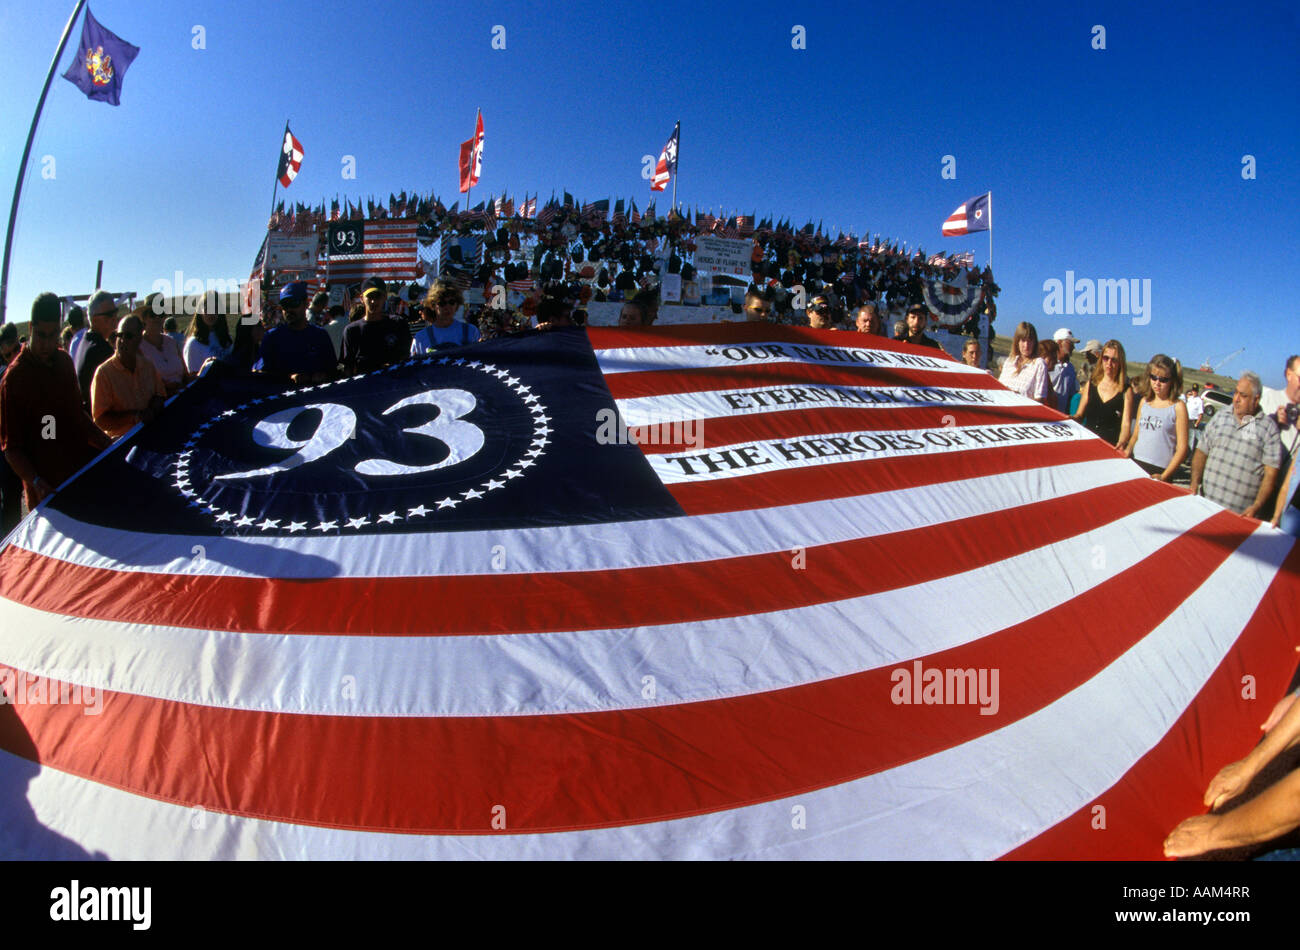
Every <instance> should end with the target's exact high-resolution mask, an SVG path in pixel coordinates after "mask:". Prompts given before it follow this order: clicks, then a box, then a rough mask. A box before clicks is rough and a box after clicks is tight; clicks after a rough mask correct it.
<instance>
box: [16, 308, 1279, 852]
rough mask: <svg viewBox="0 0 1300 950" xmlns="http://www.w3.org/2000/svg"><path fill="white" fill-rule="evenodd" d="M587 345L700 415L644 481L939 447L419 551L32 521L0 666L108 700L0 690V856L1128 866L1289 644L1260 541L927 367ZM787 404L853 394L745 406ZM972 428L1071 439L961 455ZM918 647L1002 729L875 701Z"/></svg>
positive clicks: (630, 378)
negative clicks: (70, 851) (992, 685)
mask: <svg viewBox="0 0 1300 950" xmlns="http://www.w3.org/2000/svg"><path fill="white" fill-rule="evenodd" d="M589 337H590V339H591V341H592V344H593V347H594V349H595V351H596V357H597V360H598V361H599V363H600V365H601V367H602V369H603V370H604V372H605V374H606V380H607V382H608V384H609V387H610V391H611V393H612V395H613V396H614V398H615V400H616V404H617V405H618V407H619V410H620V412H621V414H622V415H623V417H624V420H625V421H626V423H627V424H628V425H630V426H632V427H633V431H634V432H636V433H638V434H641V435H645V434H647V433H653V432H655V427H656V426H660V427H663V426H665V425H666V426H668V427H669V428H671V425H672V424H673V423H681V422H684V421H690V422H692V423H693V424H698V425H699V426H700V429H699V430H698V432H696V433H694V434H695V435H698V436H699V442H698V444H697V445H696V447H694V448H686V447H684V446H682V445H672V444H668V445H665V444H657V443H653V442H651V443H645V444H643V445H642V448H643V450H644V451H645V452H646V455H647V458H648V459H649V460H650V461H651V463H652V465H654V466H657V467H656V470H657V471H659V470H664V471H667V470H668V469H666V468H664V467H663V466H662V463H663V462H664V460H665V459H667V458H669V457H672V456H674V455H680V454H682V453H683V452H693V453H696V454H698V453H701V452H710V453H718V454H720V453H722V452H724V451H727V450H728V449H730V450H732V451H736V449H737V447H745V446H758V445H768V444H772V443H776V442H780V443H782V444H786V445H788V444H790V443H791V442H792V441H795V440H801V439H803V440H806V439H812V440H820V443H819V444H827V443H828V442H829V440H831V439H835V438H845V437H848V436H849V435H863V436H864V437H868V438H873V439H884V438H885V437H886V436H890V437H891V438H893V437H896V436H897V434H898V433H920V432H939V433H948V434H950V435H951V434H953V433H956V434H960V435H962V436H963V437H964V438H965V439H966V440H967V442H966V444H964V445H961V446H956V445H953V446H948V447H947V448H946V449H941V448H939V447H937V446H931V448H933V449H934V451H927V452H925V453H921V454H918V453H909V451H908V450H907V449H906V447H905V446H903V443H902V442H898V446H900V447H893V446H891V447H890V448H889V449H888V450H887V451H881V452H880V453H878V454H877V455H875V456H873V457H859V456H856V455H855V456H848V455H845V456H822V455H816V454H815V453H814V457H812V458H809V459H802V458H801V457H800V458H796V459H795V460H785V459H782V462H783V464H780V465H777V464H772V465H765V466H759V467H756V468H754V469H752V470H749V469H746V470H730V471H727V472H726V473H725V477H723V476H720V475H718V474H717V473H709V474H710V477H708V478H699V479H693V478H685V479H676V480H670V479H666V480H665V484H666V487H667V488H668V490H669V491H670V492H671V493H672V494H673V495H674V496H675V497H676V498H677V499H678V501H679V502H680V504H681V505H682V507H683V508H684V509H685V511H686V514H685V515H684V516H681V517H677V518H667V519H658V520H642V521H631V522H627V523H616V524H597V525H580V526H565V527H547V528H519V529H514V530H508V531H465V532H457V533H456V534H455V535H454V536H448V535H443V536H438V537H437V538H436V539H433V540H431V536H429V535H419V534H398V535H388V536H384V537H383V538H364V537H358V538H343V537H316V538H307V537H292V538H285V539H269V538H206V537H205V538H198V537H184V536H172V535H163V536H145V535H141V534H136V533H133V532H126V531H121V530H118V529H109V528H104V527H100V526H96V525H91V524H85V523H78V522H75V521H73V520H72V519H70V518H69V517H68V516H66V515H63V514H60V513H58V512H57V511H52V510H50V509H48V508H42V509H40V510H38V511H37V512H36V514H35V515H34V516H33V517H31V518H29V519H28V520H27V521H26V522H24V523H23V525H21V526H20V528H19V529H18V530H17V531H16V532H15V534H14V535H13V536H12V537H11V538H10V539H9V543H8V545H7V546H6V547H5V548H4V549H3V550H0V630H2V631H3V634H0V675H4V674H5V672H6V670H13V671H21V672H22V673H24V674H26V675H27V676H28V677H37V678H39V677H49V678H51V679H53V680H57V681H58V682H69V683H77V684H78V685H80V686H93V687H96V688H98V689H101V690H103V692H102V694H100V695H101V701H102V707H101V709H100V711H99V712H98V714H97V715H84V714H83V710H81V709H79V708H77V707H73V706H70V705H46V704H40V703H28V704H25V705H23V704H20V705H15V706H12V707H9V706H2V707H0V716H3V718H0V770H2V771H3V772H4V774H5V778H6V779H8V780H9V781H10V785H11V787H12V786H13V784H14V783H15V782H18V783H21V784H22V786H23V787H25V789H26V796H27V802H28V803H29V804H30V807H31V810H32V814H33V816H34V821H35V824H33V823H31V822H27V823H23V822H17V823H15V822H11V823H9V824H8V825H7V827H6V829H5V830H0V850H3V853H7V854H9V855H12V856H16V857H20V856H26V855H31V856H37V857H45V856H52V855H54V854H58V853H64V852H62V851H60V850H59V849H60V848H65V847H67V844H66V843H67V842H72V843H74V844H75V846H76V847H79V848H81V849H84V850H86V851H89V852H103V853H104V854H106V855H108V856H109V857H113V858H135V859H140V858H158V857H180V858H196V859H198V858H204V859H207V858H218V859H220V858H239V857H260V858H305V857H311V858H337V859H350V858H458V857H473V858H502V859H505V858H539V859H540V858H574V857H578V858H592V859H600V858H663V857H669V858H719V857H746V858H772V859H780V858H832V859H835V858H859V859H860V858H863V857H873V858H902V859H916V858H949V859H971V858H975V859H991V858H997V857H1002V856H1011V857H1033V858H1041V857H1056V858H1107V857H1112V858H1114V857H1119V858H1148V859H1150V858H1154V857H1157V856H1158V855H1159V849H1160V842H1161V840H1162V839H1163V836H1164V835H1165V834H1167V832H1168V831H1169V829H1170V828H1172V827H1173V825H1174V824H1176V823H1177V821H1179V820H1181V819H1182V818H1183V817H1186V816H1187V815H1190V814H1194V813H1196V812H1198V811H1200V810H1201V809H1200V807H1199V804H1198V803H1199V796H1200V793H1201V791H1202V790H1203V788H1204V785H1205V783H1206V782H1207V781H1208V780H1209V777H1210V776H1212V775H1213V774H1214V772H1215V771H1217V769H1218V767H1219V766H1220V765H1222V764H1223V763H1224V762H1227V761H1231V760H1233V759H1235V758H1239V757H1240V756H1241V755H1242V754H1243V753H1244V752H1245V751H1248V749H1249V748H1250V746H1251V744H1253V742H1254V740H1255V737H1256V736H1257V724H1258V722H1259V721H1260V719H1262V718H1263V715H1264V714H1265V713H1266V710H1267V706H1268V705H1269V704H1271V701H1272V699H1273V698H1274V696H1275V695H1276V694H1280V692H1281V690H1282V688H1283V686H1284V685H1285V681H1286V678H1287V676H1288V675H1289V672H1290V668H1289V666H1287V662H1290V663H1293V662H1294V654H1293V653H1292V652H1291V647H1292V645H1293V644H1292V641H1293V640H1294V633H1291V632H1289V631H1291V630H1293V629H1294V625H1293V624H1291V623H1290V621H1289V618H1292V617H1294V616H1296V615H1297V613H1300V579H1298V578H1300V554H1297V550H1296V549H1295V548H1294V547H1293V544H1292V539H1290V538H1289V537H1287V536H1285V535H1282V534H1280V533H1278V532H1275V531H1273V530H1272V529H1270V528H1268V527H1265V526H1261V525H1259V524H1258V523H1257V522H1254V521H1248V520H1246V519H1243V518H1240V517H1237V516H1236V515H1232V514H1230V513H1226V512H1223V511H1222V510H1220V509H1219V508H1217V507H1216V506H1214V505H1213V504H1211V503H1209V502H1207V501H1206V500H1204V499H1202V498H1197V497H1193V496H1189V495H1187V494H1186V493H1184V492H1182V491H1179V490H1178V489H1175V488H1173V487H1171V486H1167V485H1163V484H1160V483H1157V482H1154V481H1152V480H1151V479H1149V478H1146V477H1145V476H1144V474H1143V473H1142V472H1141V471H1140V469H1138V468H1137V466H1136V465H1134V464H1133V463H1131V462H1128V461H1126V460H1124V459H1122V458H1119V457H1118V456H1117V455H1116V453H1114V452H1113V450H1111V449H1110V448H1109V447H1107V446H1106V445H1104V444H1103V443H1101V442H1100V441H1099V440H1095V439H1092V438H1090V437H1087V436H1086V435H1085V434H1082V433H1081V432H1078V431H1075V430H1077V428H1078V427H1077V426H1074V424H1073V423H1069V422H1066V421H1065V420H1064V419H1063V418H1062V417H1061V416H1060V415H1059V414H1056V413H1053V412H1051V411H1050V410H1044V409H1043V407H1041V406H1037V405H1036V404H1033V403H1032V402H1030V401H1028V400H1024V399H1021V398H1020V397H1017V396H1015V395H1013V394H1010V393H1007V392H1006V391H1005V390H1003V389H1002V388H1001V387H999V386H998V385H997V384H996V382H994V381H993V380H992V378H991V377H989V376H987V375H986V374H983V373H978V372H973V371H970V370H969V369H968V368H966V367H963V366H961V365H960V364H957V363H955V362H952V361H949V360H946V359H944V358H943V357H932V356H930V355H929V353H928V351H927V352H926V353H925V354H921V351H918V350H914V349H912V348H909V347H905V346H904V345H902V344H898V343H895V342H893V341H888V340H878V339H874V338H873V340H872V342H871V348H870V349H866V348H863V347H855V346H853V344H855V343H856V342H857V340H856V339H855V338H853V336H852V335H851V334H845V333H834V332H830V331H813V330H809V329H806V328H783V327H774V326H766V325H749V324H739V325H732V326H726V327H716V326H715V327H691V326H674V327H663V328H653V329H650V330H620V329H607V330H606V329H592V330H590V331H589ZM796 347H799V348H800V349H798V350H796V349H795V348H796ZM753 353H757V354H762V356H763V358H761V359H760V358H757V357H753V356H750V355H747V354H753ZM741 355H745V356H746V358H744V359H733V357H737V356H741ZM918 355H924V357H925V358H924V359H919V358H918ZM791 387H796V388H800V390H801V392H803V393H805V394H806V393H808V392H810V391H811V390H812V389H814V388H815V389H816V390H817V391H818V392H820V393H824V394H831V395H834V394H838V393H857V394H863V393H868V394H870V395H871V398H870V399H867V400H864V401H862V402H861V403H852V402H845V403H838V402H837V403H834V404H822V403H818V404H815V405H809V404H807V403H804V402H800V401H793V402H775V401H773V400H771V399H767V400H766V401H767V402H768V403H770V405H751V403H754V402H755V394H763V393H770V392H771V391H773V390H781V389H783V388H784V389H789V388H791ZM935 395H946V396H947V397H950V398H948V399H947V400H946V401H944V402H933V401H931V400H932V399H933V397H934V396H935ZM975 397H980V398H978V399H976V398H975ZM973 399H974V400H975V401H972V400H973ZM737 406H739V407H740V408H737ZM945 417H947V418H945ZM1008 426H1019V427H1030V426H1057V427H1062V428H1061V431H1064V430H1065V429H1067V428H1068V429H1069V437H1068V438H1066V437H1064V436H1061V437H1053V438H1052V440H1051V441H1047V440H1042V441H1036V440H1031V439H1027V438H1026V439H1024V440H1020V441H1012V440H1010V439H1008V440H1006V441H1004V442H998V443H996V444H988V445H981V444H979V443H977V442H974V441H973V440H974V436H973V435H972V434H973V433H979V432H988V431H1000V432H1002V433H1003V434H1006V433H1009V432H1010V431H1011V430H1010V429H1008V428H1007V427H1008ZM1017 431H1028V430H1027V429H1025V430H1017ZM447 539H450V540H454V543H436V541H441V540H447ZM200 543H201V544H203V545H204V546H205V552H204V556H203V557H202V558H195V557H194V556H193V547H194V545H196V544H200ZM498 547H500V548H501V549H504V551H505V552H506V553H507V557H506V560H505V564H504V565H503V566H502V569H501V570H493V569H492V568H491V567H490V565H491V564H492V563H493V555H494V551H496V550H497V548H498ZM321 564H329V565H331V572H330V576H328V577H320V576H317V575H318V573H319V565H321ZM434 605H436V607H435V606H434ZM917 661H920V662H921V663H922V664H923V666H924V667H925V668H940V669H944V668H958V669H966V668H971V669H979V668H986V669H997V670H998V671H999V689H1000V695H999V708H998V710H997V712H996V714H993V715H983V714H981V712H980V709H979V707H978V706H976V705H969V704H968V705H899V704H895V703H894V702H892V700H891V695H892V693H893V689H894V673H895V671H897V670H900V669H912V667H913V664H914V663H915V662H917ZM1247 673H1248V674H1250V675H1252V676H1254V677H1255V678H1256V685H1257V694H1258V696H1259V697H1260V700H1259V701H1246V700H1243V699H1242V698H1241V696H1240V683H1241V677H1242V675H1245V674H1247ZM15 713H16V715H14V714H15ZM254 750H255V754H252V753H253V752H254ZM38 763H39V764H38ZM1097 804H1101V805H1103V806H1106V807H1107V813H1108V825H1107V830H1105V831H1097V830H1096V829H1095V828H1094V813H1093V808H1094V806H1095V805H1097ZM6 836H7V840H6ZM56 839H57V840H56ZM59 842H63V843H62V844H60V843H59Z"/></svg>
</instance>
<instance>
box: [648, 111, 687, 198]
mask: <svg viewBox="0 0 1300 950" xmlns="http://www.w3.org/2000/svg"><path fill="white" fill-rule="evenodd" d="M681 130H682V124H681V123H680V122H678V123H677V124H676V125H674V126H673V134H672V135H671V136H670V137H669V139H668V143H667V144H666V145H664V150H663V151H662V152H661V153H660V154H659V162H658V164H656V165H655V173H654V178H652V179H651V180H650V190H651V191H663V190H664V189H665V188H667V187H668V182H669V181H670V180H671V179H672V177H673V176H674V175H676V174H677V143H678V139H679V136H680V133H681Z"/></svg>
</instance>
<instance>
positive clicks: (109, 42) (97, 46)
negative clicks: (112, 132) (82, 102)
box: [63, 7, 140, 106]
mask: <svg viewBox="0 0 1300 950" xmlns="http://www.w3.org/2000/svg"><path fill="white" fill-rule="evenodd" d="M139 53H140V47H138V46H132V45H131V44H130V43H128V42H127V41H126V40H124V39H122V38H121V37H120V36H117V35H116V34H114V33H111V32H109V31H108V30H106V29H104V28H103V27H102V26H100V25H99V21H98V20H96V19H95V18H94V17H93V16H92V15H91V13H90V8H89V7H87V8H86V19H85V20H84V21H83V22H82V24H81V44H80V45H79V46H78V47H77V58H76V59H75V60H73V63H72V65H71V66H69V67H68V71H67V72H66V73H64V74H63V78H64V79H66V80H68V81H69V82H70V83H72V84H73V85H74V86H76V87H77V88H78V89H80V90H81V91H82V92H84V93H85V94H86V96H87V98H90V99H98V100H99V101H100V102H107V103H108V104H109V105H110V106H115V105H118V104H119V103H120V102H121V99H122V81H123V79H125V78H126V70H127V67H129V66H130V65H131V63H132V61H133V60H134V59H135V58H136V56H137V55H139Z"/></svg>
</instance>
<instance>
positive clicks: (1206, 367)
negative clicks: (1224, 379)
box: [1201, 346, 1246, 373]
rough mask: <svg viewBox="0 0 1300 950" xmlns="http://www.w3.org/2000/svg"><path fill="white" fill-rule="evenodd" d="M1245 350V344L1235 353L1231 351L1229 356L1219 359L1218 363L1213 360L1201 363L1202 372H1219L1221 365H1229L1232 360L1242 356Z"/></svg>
mask: <svg viewBox="0 0 1300 950" xmlns="http://www.w3.org/2000/svg"><path fill="white" fill-rule="evenodd" d="M1245 352H1246V348H1245V347H1244V346H1243V347H1242V348H1241V349H1239V350H1237V351H1236V352H1235V353H1229V354H1228V355H1227V356H1225V357H1224V358H1223V359H1221V360H1219V361H1218V362H1217V363H1215V362H1214V361H1213V360H1206V361H1205V362H1204V363H1202V364H1201V372H1202V373H1217V372H1218V371H1219V367H1221V366H1227V365H1228V364H1229V363H1231V362H1232V361H1233V360H1235V359H1236V358H1237V357H1238V356H1240V355H1241V354H1242V353H1245Z"/></svg>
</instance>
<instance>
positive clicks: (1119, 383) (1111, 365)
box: [1072, 340, 1133, 449]
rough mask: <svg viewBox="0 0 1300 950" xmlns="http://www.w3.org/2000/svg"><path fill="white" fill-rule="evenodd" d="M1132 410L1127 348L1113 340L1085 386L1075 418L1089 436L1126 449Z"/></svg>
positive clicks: (1108, 344) (1103, 349) (1103, 350)
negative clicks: (1125, 355)
mask: <svg viewBox="0 0 1300 950" xmlns="http://www.w3.org/2000/svg"><path fill="white" fill-rule="evenodd" d="M1107 396H1109V398H1107ZM1132 408H1133V391H1132V389H1131V388H1130V387H1129V378H1128V363H1127V361H1126V360H1125V358H1124V347H1123V346H1122V345H1121V344H1120V342H1119V340H1109V341H1107V343H1106V345H1105V346H1103V347H1102V349H1101V358H1100V359H1099V360H1097V368H1096V369H1095V370H1093V373H1092V379H1090V380H1089V381H1088V383H1087V384H1086V385H1085V386H1084V389H1083V395H1082V396H1080V397H1079V408H1078V409H1076V410H1075V413H1074V416H1073V417H1072V418H1074V419H1076V420H1078V421H1080V422H1082V423H1083V425H1084V427H1085V428H1086V429H1088V431H1089V432H1092V433H1093V434H1095V435H1097V436H1099V437H1100V438H1102V439H1105V440H1106V441H1107V442H1109V443H1110V444H1111V445H1113V446H1115V447H1116V448H1119V449H1122V448H1123V446H1124V445H1125V444H1126V443H1127V442H1128V437H1129V420H1130V419H1131V418H1132Z"/></svg>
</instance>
